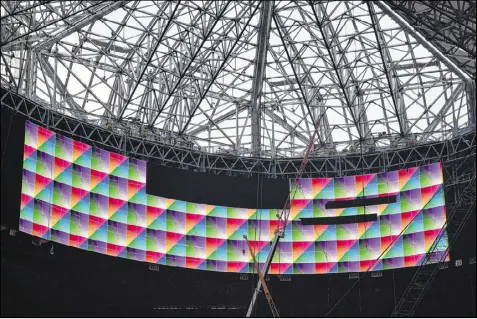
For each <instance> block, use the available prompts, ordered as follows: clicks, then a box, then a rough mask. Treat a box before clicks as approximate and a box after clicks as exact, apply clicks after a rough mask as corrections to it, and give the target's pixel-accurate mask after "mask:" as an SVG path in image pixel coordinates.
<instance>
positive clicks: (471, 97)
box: [465, 79, 476, 127]
mask: <svg viewBox="0 0 477 319" xmlns="http://www.w3.org/2000/svg"><path fill="white" fill-rule="evenodd" d="M465 91H466V95H467V114H468V116H469V127H475V107H476V106H475V102H476V99H475V80H473V79H472V80H471V79H469V80H468V81H467V83H465Z"/></svg>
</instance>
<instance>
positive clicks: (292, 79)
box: [1, 1, 476, 157]
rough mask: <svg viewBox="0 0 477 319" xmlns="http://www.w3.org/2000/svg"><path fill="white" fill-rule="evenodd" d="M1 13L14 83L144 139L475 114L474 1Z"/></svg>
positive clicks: (372, 132) (255, 147)
mask: <svg viewBox="0 0 477 319" xmlns="http://www.w3.org/2000/svg"><path fill="white" fill-rule="evenodd" d="M1 15H2V18H1V43H2V47H1V82H2V86H3V87H5V86H9V87H11V88H13V89H15V90H17V91H18V92H20V93H22V94H24V95H26V96H29V97H32V98H33V99H36V100H38V101H43V102H44V103H46V104H45V105H48V107H51V108H52V109H54V110H56V111H58V112H61V113H63V114H67V115H71V116H73V117H76V118H80V119H83V120H86V121H89V122H92V123H96V124H98V125H101V126H105V127H107V128H110V129H112V130H116V129H123V130H124V129H127V130H130V132H131V134H139V135H141V136H143V137H144V138H147V139H154V140H157V141H164V142H169V143H176V144H177V143H179V144H180V145H186V146H188V147H193V148H200V149H202V150H204V151H207V152H227V153H230V154H236V155H240V156H250V155H253V156H261V157H275V156H276V157H298V156H302V155H303V152H304V149H305V148H306V146H307V145H308V143H309V141H310V139H311V138H312V137H313V136H314V133H315V132H316V137H315V142H314V144H315V147H314V150H313V152H314V153H315V154H318V155H326V154H332V153H335V152H341V151H346V150H356V149H360V150H368V149H370V148H371V149H374V148H387V147H396V146H397V145H409V144H411V145H416V144H419V143H426V142H428V141H432V140H442V139H447V138H449V137H451V136H453V135H455V134H459V133H460V132H461V129H463V128H466V127H468V126H472V125H474V124H473V123H474V122H475V82H472V81H475V80H474V79H475V30H476V25H475V1H437V2H434V1H415V2H411V1H390V2H382V1H374V2H366V1H15V2H14V1H4V2H2V5H1ZM472 83H473V84H472ZM469 114H473V115H471V116H469ZM472 118H473V119H472Z"/></svg>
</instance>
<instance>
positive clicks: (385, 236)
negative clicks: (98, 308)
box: [20, 122, 446, 274]
mask: <svg viewBox="0 0 477 319" xmlns="http://www.w3.org/2000/svg"><path fill="white" fill-rule="evenodd" d="M158 178H160V176H158ZM164 182H167V181H164ZM145 183H146V163H145V162H144V161H140V160H137V159H133V158H128V157H126V156H123V155H120V154H115V153H112V152H107V151H104V150H102V149H98V148H95V147H91V146H89V145H87V144H84V143H81V142H78V141H75V140H72V139H69V138H66V137H64V136H61V135H58V134H55V133H54V132H52V131H49V130H47V129H45V128H43V127H41V126H37V125H35V124H33V123H31V122H27V123H26V133H25V146H24V162H23V184H22V200H21V211H20V230H21V231H23V232H25V233H28V234H32V235H34V236H38V237H41V238H44V239H47V240H51V241H53V242H58V243H61V244H64V245H69V246H74V247H77V248H80V249H85V250H89V251H94V252H98V253H102V254H107V255H111V256H116V257H123V258H129V259H134V260H138V261H144V262H149V263H157V264H164V265H170V266H178V267H188V268H194V269H202V270H212V271H221V272H243V273H248V272H252V270H253V265H252V263H251V262H252V259H251V257H250V254H249V253H248V248H247V244H246V242H245V241H244V238H243V235H247V236H248V238H249V241H250V244H251V246H252V248H253V249H254V250H255V251H256V254H257V259H258V260H259V263H260V264H263V262H264V261H265V260H266V256H267V254H268V250H269V248H270V241H271V240H272V238H273V236H274V231H275V229H276V228H277V225H278V220H277V213H279V210H277V209H260V210H258V209H247V208H232V207H223V206H213V205H207V204H197V203H191V202H185V201H181V200H174V199H168V198H163V197H158V196H152V195H149V194H146V187H145ZM363 185H364V186H363ZM441 185H442V169H441V165H440V163H437V164H432V165H428V166H425V167H421V168H413V169H410V170H403V171H395V172H388V173H383V174H372V175H363V176H355V177H343V178H335V179H331V178H329V179H301V180H299V181H298V183H297V185H292V187H291V188H292V194H293V198H292V201H291V216H290V217H291V218H290V221H289V223H288V226H287V227H286V232H285V237H284V238H283V239H281V241H280V243H279V246H278V249H277V252H276V254H275V256H274V259H273V261H272V264H271V268H270V273H272V274H279V273H281V274H316V273H333V272H355V271H364V270H367V268H369V267H370V266H372V269H375V270H378V269H393V268H399V267H406V266H415V265H417V264H419V263H421V262H422V261H423V257H424V255H425V253H426V252H427V251H428V249H429V247H430V245H431V244H432V242H433V241H434V239H435V238H436V236H437V234H438V233H439V230H440V228H441V227H442V225H443V224H444V222H445V205H444V195H443V192H442V187H441ZM390 194H391V195H396V198H397V199H396V202H394V203H390V204H379V205H371V206H366V207H351V208H344V209H339V208H333V209H328V208H326V205H327V203H328V202H330V201H340V200H346V199H353V198H356V197H359V196H361V197H363V198H368V197H380V196H386V195H390ZM372 213H375V214H376V215H377V216H378V218H377V219H376V220H375V221H368V222H357V223H347V224H337V225H305V224H304V223H303V222H302V221H303V220H302V219H303V218H311V217H315V218H320V217H337V216H338V217H339V216H352V215H353V216H359V215H366V214H372ZM443 246H446V242H443V245H439V247H443ZM381 255H382V256H381ZM378 257H381V258H379V260H378V262H375V263H373V261H374V260H376V258H378Z"/></svg>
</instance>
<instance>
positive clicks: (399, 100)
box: [391, 76, 409, 134]
mask: <svg viewBox="0 0 477 319" xmlns="http://www.w3.org/2000/svg"><path fill="white" fill-rule="evenodd" d="M391 85H392V87H393V93H394V96H395V97H396V107H397V112H398V114H397V116H398V117H399V120H400V123H401V126H402V130H403V133H404V134H407V133H408V131H409V123H408V121H407V112H406V105H405V103H404V96H403V93H402V88H400V87H399V83H398V79H397V77H395V76H392V77H391Z"/></svg>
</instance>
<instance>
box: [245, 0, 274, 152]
mask: <svg viewBox="0 0 477 319" xmlns="http://www.w3.org/2000/svg"><path fill="white" fill-rule="evenodd" d="M262 6H263V9H262V14H261V15H260V31H259V32H258V47H257V50H256V55H255V69H254V76H253V84H252V96H251V97H250V109H251V113H252V121H251V123H252V155H253V156H255V157H258V156H260V152H261V148H262V147H261V135H262V125H261V124H262V123H261V121H262V112H261V103H260V98H261V97H262V88H263V80H264V78H265V69H266V68H267V52H268V41H269V39H270V29H271V24H272V14H273V8H274V6H275V1H274V0H272V1H264V2H263V4H262Z"/></svg>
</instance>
